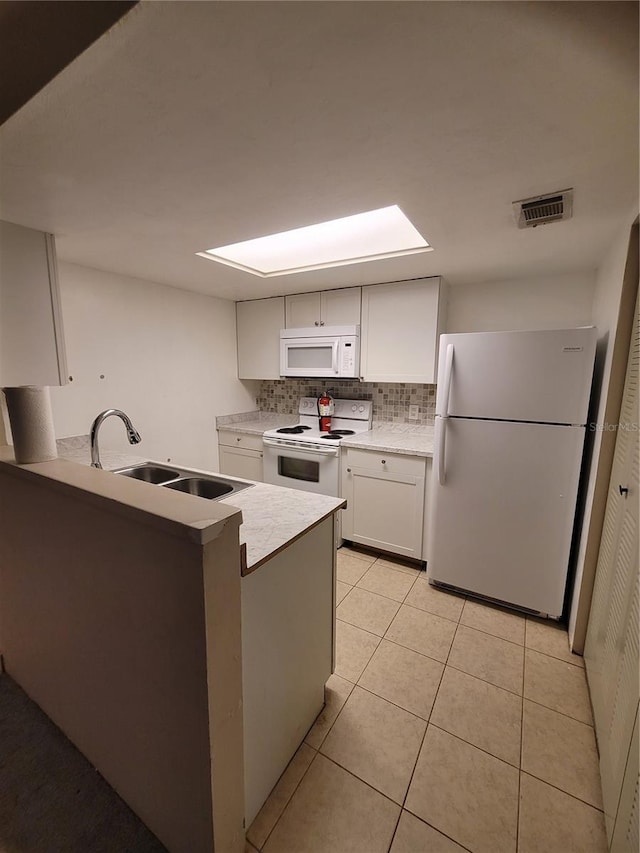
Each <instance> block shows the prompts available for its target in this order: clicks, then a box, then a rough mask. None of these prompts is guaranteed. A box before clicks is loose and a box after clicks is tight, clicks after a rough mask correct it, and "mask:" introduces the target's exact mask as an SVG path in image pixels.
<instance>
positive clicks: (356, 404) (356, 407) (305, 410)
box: [298, 389, 373, 421]
mask: <svg viewBox="0 0 640 853" xmlns="http://www.w3.org/2000/svg"><path fill="white" fill-rule="evenodd" d="M329 394H331V389H329ZM331 396H333V394H332V395H331ZM334 403H335V409H334V412H333V417H334V418H349V419H351V420H357V421H368V420H370V419H371V411H372V408H373V403H372V402H371V400H340V399H336V398H335V397H334ZM298 413H299V414H301V415H317V414H318V398H317V397H301V398H300V404H299V406H298Z"/></svg>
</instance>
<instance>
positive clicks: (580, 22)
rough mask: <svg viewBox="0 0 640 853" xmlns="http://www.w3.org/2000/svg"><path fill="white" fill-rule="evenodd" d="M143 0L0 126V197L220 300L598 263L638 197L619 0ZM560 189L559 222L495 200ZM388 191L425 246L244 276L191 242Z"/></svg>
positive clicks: (151, 273) (67, 250) (294, 222)
mask: <svg viewBox="0 0 640 853" xmlns="http://www.w3.org/2000/svg"><path fill="white" fill-rule="evenodd" d="M375 11H376V14H375V15H372V14H371V7H370V5H369V4H367V3H251V2H248V3H140V4H138V5H137V6H135V7H134V8H133V9H132V10H131V11H130V12H129V13H128V14H127V15H126V16H125V17H124V18H123V19H122V20H121V21H119V22H118V23H117V24H116V25H115V26H114V27H112V28H111V30H109V32H107V33H106V35H105V36H103V37H102V38H101V39H99V40H98V41H97V42H95V43H94V44H93V45H92V46H91V47H89V48H88V49H87V50H86V51H85V52H84V53H83V54H82V55H81V56H79V57H78V58H77V59H76V60H75V61H74V62H73V63H71V65H69V66H68V67H67V68H65V69H64V70H63V71H62V72H61V73H60V74H59V75H58V76H57V77H56V78H55V79H54V80H53V81H52V82H51V83H49V84H48V85H47V86H46V87H45V88H44V89H43V90H42V91H41V92H39V93H38V95H37V96H36V97H35V98H33V99H32V100H31V101H30V102H29V103H27V104H26V105H25V106H24V107H23V108H22V109H20V110H19V111H18V112H17V113H16V114H15V115H13V116H12V117H11V118H10V119H9V120H8V121H7V122H6V123H5V124H4V125H3V126H2V127H1V128H0V147H1V155H2V156H1V160H0V189H1V196H2V218H3V219H5V220H8V221H11V222H16V223H18V224H21V225H25V226H28V227H32V228H36V229H39V230H43V231H48V232H52V233H54V234H55V235H56V242H57V246H58V252H59V256H60V258H61V259H62V260H64V261H67V262H73V263H77V264H83V265H86V266H90V267H95V268H97V269H104V270H111V271H114V272H117V273H120V274H123V275H128V276H133V277H139V278H144V279H149V280H152V281H157V282H160V283H165V284H170V285H173V286H177V287H181V288H184V289H188V290H194V291H200V292H203V293H208V294H211V295H217V296H221V297H225V298H229V299H251V298H257V297H261V296H269V295H272V294H275V293H280V294H282V293H299V292H303V291H307V290H321V289H328V288H333V287H340V286H342V287H346V286H350V285H360V284H371V283H377V282H384V281H399V280H403V279H411V278H421V277H424V276H431V275H440V274H442V275H444V276H445V277H446V278H447V280H448V281H449V282H450V283H452V284H454V285H455V284H459V283H464V282H476V281H487V280H499V279H509V278H519V277H520V278H521V277H524V276H528V277H531V276H536V275H543V274H548V273H555V274H560V273H563V272H571V271H576V270H586V269H593V268H595V267H596V266H597V265H598V263H599V262H600V260H601V258H602V257H603V255H604V253H605V252H606V250H607V248H608V246H609V244H610V242H611V240H612V239H613V236H614V234H615V233H616V231H617V229H618V228H619V227H621V226H622V224H624V221H625V219H626V217H627V216H628V214H629V211H630V210H631V208H632V206H633V204H634V203H635V202H636V199H637V187H638V180H637V167H638V155H637V135H638V130H637V129H638V118H637V113H638V102H637V41H638V37H637V5H636V4H634V3H625V2H622V3H618V2H593V3H592V2H575V3H441V2H422V3H387V4H376V10H375ZM558 187H573V188H574V191H575V196H574V215H573V218H572V219H571V220H569V221H566V222H560V223H557V224H555V225H553V226H542V227H538V228H535V229H527V230H523V231H521V230H518V229H517V228H516V227H515V225H514V222H513V217H512V209H511V203H512V201H513V199H519V198H530V197H532V196H534V195H539V194H541V193H546V192H551V191H554V190H555V189H556V188H558ZM392 204H397V205H399V206H400V208H401V209H402V210H403V212H404V213H405V214H406V215H407V216H408V217H409V219H410V220H411V222H412V223H413V224H414V225H415V227H416V228H417V229H418V231H419V232H420V233H422V234H425V235H427V237H428V241H429V243H430V244H431V245H432V246H433V249H434V250H433V251H432V252H426V253H424V254H417V255H410V256H405V257H398V258H388V259H385V260H379V261H372V262H369V263H363V264H354V265H351V266H348V267H339V268H336V269H322V270H314V271H311V272H305V273H297V274H294V275H289V276H282V277H279V276H276V277H274V278H271V279H268V280H260V279H258V278H257V277H255V276H252V275H250V274H249V273H246V272H243V271H242V270H238V269H233V268H231V267H223V266H219V265H217V264H212V263H210V262H208V261H206V260H205V259H202V258H199V257H197V256H196V254H195V253H196V252H197V251H199V250H201V249H202V248H203V246H223V245H228V244H232V243H235V242H238V241H242V240H248V239H251V238H256V237H260V236H263V235H265V234H270V233H274V232H279V231H286V230H287V229H292V228H298V227H302V226H305V225H309V224H313V223H317V222H323V221H327V220H329V219H333V218H337V217H341V216H349V215H352V214H355V213H359V212H362V211H366V210H373V209H376V208H380V207H384V206H387V205H392Z"/></svg>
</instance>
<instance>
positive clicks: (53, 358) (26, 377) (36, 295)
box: [0, 222, 67, 386]
mask: <svg viewBox="0 0 640 853" xmlns="http://www.w3.org/2000/svg"><path fill="white" fill-rule="evenodd" d="M66 381H67V364H66V357H65V350H64V332H63V328H62V313H61V310H60V294H59V290H58V274H57V266H56V254H55V243H54V239H53V236H52V235H51V234H44V233H43V232H42V231H34V230H33V229H32V228H23V227H22V226H21V225H13V224H11V223H10V222H0V386H12V385H64V384H65V382H66Z"/></svg>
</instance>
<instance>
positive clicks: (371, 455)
mask: <svg viewBox="0 0 640 853" xmlns="http://www.w3.org/2000/svg"><path fill="white" fill-rule="evenodd" d="M345 450H346V452H344V454H343V461H342V497H344V498H346V500H347V507H346V509H345V510H344V511H343V514H342V536H343V538H344V539H347V540H350V541H351V542H357V543H359V544H361V545H368V546H369V547H371V548H380V549H381V550H383V551H390V552H391V553H394V554H399V555H401V556H403V557H410V558H412V559H414V560H422V559H423V556H422V555H423V533H424V529H425V513H424V509H425V484H426V481H427V460H426V459H425V458H424V457H420V456H407V455H404V454H400V453H386V452H384V453H383V452H379V451H370V450H360V449H355V448H354V449H345Z"/></svg>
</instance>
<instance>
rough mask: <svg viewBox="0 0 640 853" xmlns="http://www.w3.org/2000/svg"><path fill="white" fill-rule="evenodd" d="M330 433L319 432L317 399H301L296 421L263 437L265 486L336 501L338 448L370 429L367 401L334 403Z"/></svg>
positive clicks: (370, 409) (368, 401)
mask: <svg viewBox="0 0 640 853" xmlns="http://www.w3.org/2000/svg"><path fill="white" fill-rule="evenodd" d="M334 402H335V409H334V413H333V415H332V416H331V432H320V416H319V414H318V400H317V398H316V397H301V398H300V402H299V404H298V420H297V421H294V422H292V424H291V426H288V427H281V428H280V429H271V430H268V431H267V432H265V433H264V435H263V436H262V443H263V445H264V455H263V466H264V482H265V483H271V484H272V485H275V486H287V487H289V488H290V489H301V490H302V491H305V492H316V493H317V494H321V495H332V496H334V497H339V494H340V444H341V443H342V439H343V438H344V437H345V436H346V435H354V434H355V433H359V432H367V431H368V430H370V429H371V421H372V414H373V404H372V403H371V401H370V400H335V401H334Z"/></svg>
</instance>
